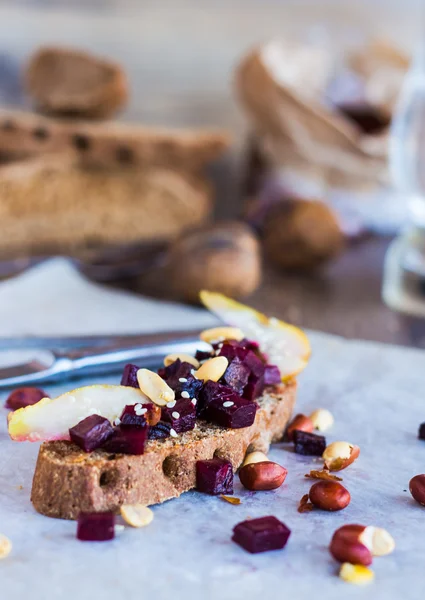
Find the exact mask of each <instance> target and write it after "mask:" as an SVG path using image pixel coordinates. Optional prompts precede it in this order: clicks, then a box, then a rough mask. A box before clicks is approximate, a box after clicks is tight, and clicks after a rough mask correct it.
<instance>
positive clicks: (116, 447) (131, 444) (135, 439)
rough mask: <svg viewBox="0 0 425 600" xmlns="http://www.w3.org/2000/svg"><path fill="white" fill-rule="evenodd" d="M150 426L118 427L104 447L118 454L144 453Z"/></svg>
mask: <svg viewBox="0 0 425 600" xmlns="http://www.w3.org/2000/svg"><path fill="white" fill-rule="evenodd" d="M147 435H148V427H147V426H146V427H121V426H119V427H116V428H115V429H114V432H113V435H112V436H111V437H110V438H109V439H108V440H107V441H106V442H105V443H104V444H103V446H102V449H103V450H106V451H107V452H114V453H116V454H143V453H144V451H145V442H146V438H147Z"/></svg>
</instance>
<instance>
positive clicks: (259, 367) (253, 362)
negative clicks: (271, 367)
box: [243, 350, 266, 378]
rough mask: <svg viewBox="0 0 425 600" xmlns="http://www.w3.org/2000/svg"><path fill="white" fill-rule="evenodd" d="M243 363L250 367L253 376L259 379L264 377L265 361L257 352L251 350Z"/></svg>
mask: <svg viewBox="0 0 425 600" xmlns="http://www.w3.org/2000/svg"><path fill="white" fill-rule="evenodd" d="M243 362H244V365H246V366H247V367H248V369H249V370H250V372H251V373H252V374H253V375H255V376H256V377H258V378H260V377H264V371H265V368H266V366H265V364H264V361H263V360H261V358H259V357H258V355H257V354H256V353H255V352H253V351H252V350H250V351H249V352H248V354H247V355H246V356H245V358H244V361H243Z"/></svg>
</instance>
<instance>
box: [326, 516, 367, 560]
mask: <svg viewBox="0 0 425 600" xmlns="http://www.w3.org/2000/svg"><path fill="white" fill-rule="evenodd" d="M364 530H365V526H364V525H344V526H343V527H340V528H339V529H337V530H336V531H335V533H334V534H333V537H332V540H331V543H330V546H329V551H330V553H331V554H332V556H333V557H334V558H335V560H338V561H339V562H341V563H344V562H349V563H351V564H352V565H363V566H365V567H367V566H369V565H370V564H371V563H372V559H373V557H372V553H371V552H370V550H369V549H368V548H366V546H364V545H363V544H362V543H361V542H360V541H359V537H360V535H361V534H362V533H363V531H364Z"/></svg>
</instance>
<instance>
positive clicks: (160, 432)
mask: <svg viewBox="0 0 425 600" xmlns="http://www.w3.org/2000/svg"><path fill="white" fill-rule="evenodd" d="M170 429H171V423H164V422H163V421H160V422H159V423H157V424H156V425H154V426H153V427H149V431H148V439H149V440H163V439H165V438H168V437H170Z"/></svg>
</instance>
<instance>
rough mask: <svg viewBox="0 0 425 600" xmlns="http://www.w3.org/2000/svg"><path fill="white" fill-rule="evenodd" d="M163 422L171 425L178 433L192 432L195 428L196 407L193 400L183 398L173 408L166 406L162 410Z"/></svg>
mask: <svg viewBox="0 0 425 600" xmlns="http://www.w3.org/2000/svg"><path fill="white" fill-rule="evenodd" d="M161 420H162V421H165V422H166V423H170V424H171V428H172V429H174V431H175V432H176V433H183V432H184V431H190V430H191V429H193V428H194V427H195V422H196V407H195V405H194V404H192V401H191V400H188V399H185V398H181V399H180V400H177V401H176V404H175V405H174V407H173V408H169V407H168V406H164V407H163V408H162V410H161Z"/></svg>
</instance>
